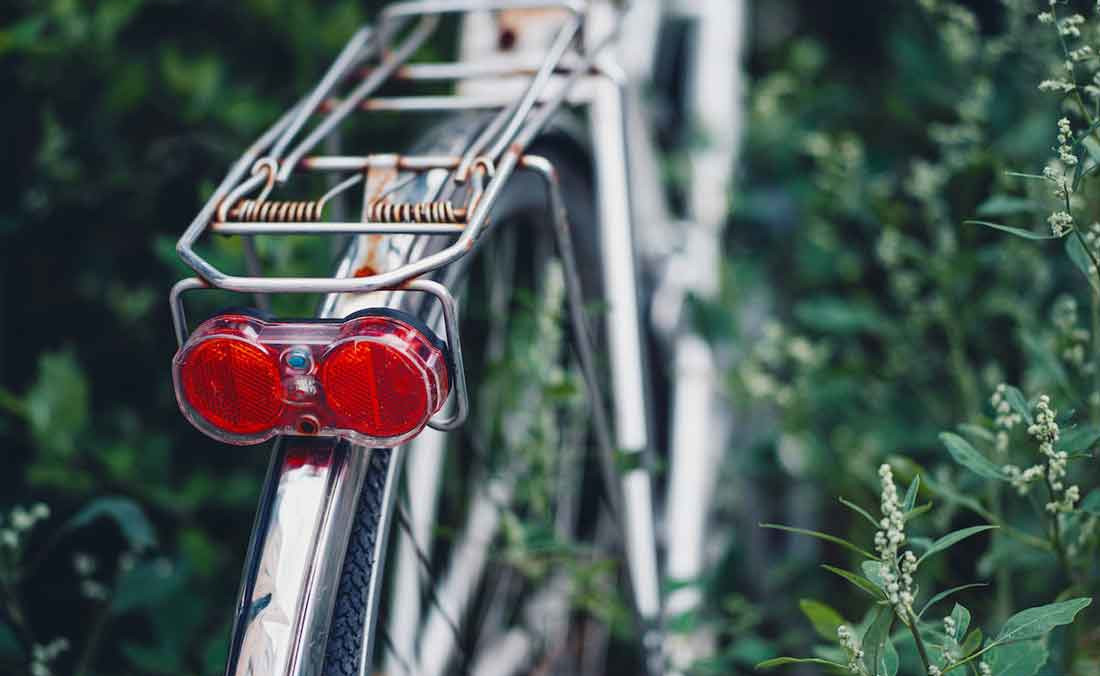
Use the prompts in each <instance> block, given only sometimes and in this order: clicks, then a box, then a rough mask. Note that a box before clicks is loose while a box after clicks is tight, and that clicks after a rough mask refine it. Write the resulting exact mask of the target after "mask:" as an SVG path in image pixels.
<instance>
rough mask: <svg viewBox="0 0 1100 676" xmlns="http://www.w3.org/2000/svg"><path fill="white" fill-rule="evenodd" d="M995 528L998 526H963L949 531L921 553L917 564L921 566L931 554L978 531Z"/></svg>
mask: <svg viewBox="0 0 1100 676" xmlns="http://www.w3.org/2000/svg"><path fill="white" fill-rule="evenodd" d="M994 528H997V526H989V525H986V526H971V527H970V528H962V529H960V530H957V531H955V532H953V533H948V534H947V535H944V536H943V537H942V538H940V539H939V540H936V541H935V542H933V543H932V546H931V547H929V548H928V551H926V552H925V553H924V554H923V555H921V557H920V558H919V559H917V565H918V566H919V565H920V564H922V563H923V562H924V560H925V559H927V558H928V557H929V556H932V555H933V554H936V553H939V552H942V551H944V550H945V549H948V548H950V547H953V546H954V545H956V544H958V543H960V542H962V541H963V540H965V539H966V538H968V537H970V536H971V535H977V534H978V533H982V532H985V531H987V530H993V529H994Z"/></svg>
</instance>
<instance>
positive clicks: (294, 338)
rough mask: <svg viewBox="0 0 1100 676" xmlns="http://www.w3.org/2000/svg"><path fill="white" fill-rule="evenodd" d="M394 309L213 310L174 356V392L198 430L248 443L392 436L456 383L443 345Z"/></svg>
mask: <svg viewBox="0 0 1100 676" xmlns="http://www.w3.org/2000/svg"><path fill="white" fill-rule="evenodd" d="M418 324H419V323H418V322H417V321H416V320H415V319H413V318H411V317H408V316H406V315H403V314H400V313H395V312H393V311H376V313H375V314H367V315H366V316H358V317H352V318H350V319H348V320H346V321H343V322H296V323H280V322H267V321H263V320H260V319H256V318H254V317H250V316H248V315H243V314H227V315H222V316H219V317H215V318H213V319H210V320H207V321H206V322H204V323H203V324H202V325H201V326H199V328H198V329H196V331H195V332H194V333H193V334H192V335H191V337H190V338H189V339H188V341H187V343H186V344H184V346H183V347H182V348H181V349H180V351H179V352H178V353H177V354H176V357H175V359H174V360H173V377H174V380H175V385H176V397H177V399H178V401H179V404H180V409H181V410H182V411H183V413H184V415H185V416H186V417H187V418H188V419H189V420H190V421H191V422H192V423H193V424H194V425H195V426H196V427H198V428H199V429H200V430H202V431H203V432H205V433H207V434H209V435H210V436H212V437H214V438H216V439H219V440H222V441H227V442H230V443H236V444H249V443H258V442H261V441H264V440H266V439H269V438H270V437H272V436H274V435H276V434H306V435H314V434H317V435H325V436H341V437H346V438H350V439H352V440H354V441H357V442H359V443H364V444H370V445H374V446H394V445H397V444H400V443H402V442H404V441H406V440H408V439H409V438H411V437H413V436H415V435H416V434H417V433H419V432H420V431H421V430H422V429H423V428H424V426H425V425H426V424H427V422H428V420H429V419H430V418H431V417H432V416H433V415H435V413H436V412H438V411H439V409H440V408H441V407H442V406H443V402H444V401H446V399H447V395H448V393H449V391H450V377H449V367H448V361H447V353H446V346H445V345H444V344H443V343H442V341H440V340H439V339H438V338H436V337H435V336H434V335H433V334H432V333H431V332H430V331H429V330H428V329H427V328H425V327H422V326H419V325H418Z"/></svg>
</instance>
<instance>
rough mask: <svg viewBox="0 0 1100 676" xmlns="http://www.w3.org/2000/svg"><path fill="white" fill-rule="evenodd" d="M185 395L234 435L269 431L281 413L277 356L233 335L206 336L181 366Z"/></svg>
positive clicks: (210, 419)
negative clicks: (274, 356)
mask: <svg viewBox="0 0 1100 676" xmlns="http://www.w3.org/2000/svg"><path fill="white" fill-rule="evenodd" d="M180 375H181V378H180V381H181V383H180V384H181V385H182V387H183V395H184V397H186V399H187V402H188V403H189V404H190V405H191V407H192V408H193V409H194V411H195V412H196V413H198V414H199V415H200V416H202V418H203V419H204V420H206V421H207V422H208V423H210V424H211V425H213V426H215V427H218V428H220V429H222V430H225V431H226V432H229V433H230V434H241V435H245V434H255V433H257V432H260V431H263V430H266V429H269V428H270V427H271V426H272V425H274V424H275V422H276V421H277V420H278V419H279V416H280V414H281V413H282V411H283V398H282V385H281V383H280V377H279V369H278V366H277V365H276V362H275V359H274V358H273V357H272V356H271V354H269V353H268V351H267V350H266V349H265V348H264V347H262V346H261V345H257V344H254V343H250V342H246V341H245V340H244V339H242V338H238V337H234V336H215V337H211V338H207V339H206V340H204V341H202V342H201V343H199V344H198V345H196V346H195V347H194V348H193V349H192V350H190V351H189V352H188V353H187V356H186V359H185V360H184V361H183V363H182V364H181V365H180Z"/></svg>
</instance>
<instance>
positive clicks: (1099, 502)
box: [1078, 488, 1100, 516]
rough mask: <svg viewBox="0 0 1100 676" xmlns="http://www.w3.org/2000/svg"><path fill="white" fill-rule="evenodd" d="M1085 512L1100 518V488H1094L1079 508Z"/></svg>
mask: <svg viewBox="0 0 1100 676" xmlns="http://www.w3.org/2000/svg"><path fill="white" fill-rule="evenodd" d="M1078 508H1079V509H1080V510H1081V511H1083V512H1088V513H1089V514H1096V515H1097V516H1100V488H1094V489H1093V490H1092V491H1090V492H1089V494H1088V495H1086V496H1085V499H1084V500H1082V501H1081V504H1080V505H1079V507H1078Z"/></svg>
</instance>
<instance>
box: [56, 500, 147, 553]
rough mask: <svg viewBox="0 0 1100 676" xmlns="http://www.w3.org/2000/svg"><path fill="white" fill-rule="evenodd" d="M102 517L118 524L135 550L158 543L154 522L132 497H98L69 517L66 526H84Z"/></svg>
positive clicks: (71, 527)
mask: <svg viewBox="0 0 1100 676" xmlns="http://www.w3.org/2000/svg"><path fill="white" fill-rule="evenodd" d="M102 518H107V519H111V520H112V521H114V522H115V523H116V524H118V527H119V529H120V530H121V531H122V536H123V537H124V538H126V542H127V543H128V544H129V545H130V548H131V549H133V550H138V551H140V550H143V549H148V548H151V547H154V546H155V545H156V544H157V536H156V533H155V532H154V530H153V524H151V523H150V522H149V519H148V517H146V516H145V511H144V510H142V508H141V506H140V505H138V503H136V502H134V501H133V500H131V499H130V498H123V497H107V498H97V499H95V500H93V501H92V502H91V503H89V504H88V506H86V507H85V508H84V509H82V510H80V511H79V512H77V514H76V515H75V516H74V517H73V518H71V519H69V521H68V523H67V524H65V526H64V528H69V529H74V530H75V529H77V528H83V527H84V526H87V525H89V524H90V523H92V522H93V521H96V520H97V519H102Z"/></svg>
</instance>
